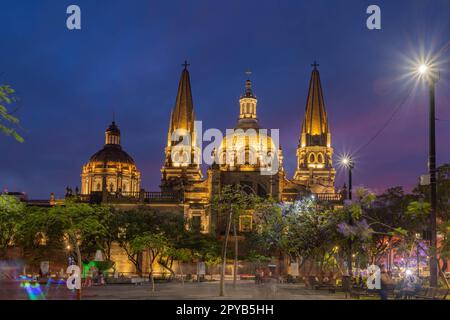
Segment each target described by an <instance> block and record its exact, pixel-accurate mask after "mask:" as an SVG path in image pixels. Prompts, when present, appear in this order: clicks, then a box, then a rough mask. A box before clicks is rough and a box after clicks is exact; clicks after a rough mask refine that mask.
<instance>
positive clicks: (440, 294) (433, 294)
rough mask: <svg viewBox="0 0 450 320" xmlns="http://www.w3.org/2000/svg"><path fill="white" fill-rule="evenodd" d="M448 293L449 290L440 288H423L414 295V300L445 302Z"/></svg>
mask: <svg viewBox="0 0 450 320" xmlns="http://www.w3.org/2000/svg"><path fill="white" fill-rule="evenodd" d="M449 293H450V289H448V288H447V289H440V288H434V287H429V288H423V289H422V290H420V291H419V293H418V294H416V295H415V298H416V299H423V300H446V299H447V296H448V295H449Z"/></svg>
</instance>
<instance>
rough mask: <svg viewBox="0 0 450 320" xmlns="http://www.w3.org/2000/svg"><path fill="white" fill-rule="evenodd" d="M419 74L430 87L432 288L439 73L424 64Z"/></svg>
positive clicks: (434, 279)
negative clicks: (436, 97) (437, 86)
mask: <svg viewBox="0 0 450 320" xmlns="http://www.w3.org/2000/svg"><path fill="white" fill-rule="evenodd" d="M418 72H419V74H420V75H421V76H422V77H423V78H425V79H426V80H427V82H428V86H429V99H430V100H429V101H430V106H429V137H428V138H429V142H428V143H429V153H428V171H429V174H430V204H431V210H430V231H431V238H430V245H431V248H432V252H431V256H430V286H431V287H437V285H438V261H437V255H436V248H437V222H436V208H437V185H436V103H435V91H436V83H437V81H438V73H437V72H436V71H435V70H431V68H430V67H429V66H428V65H426V64H422V65H420V66H419V68H418Z"/></svg>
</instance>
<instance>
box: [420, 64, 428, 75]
mask: <svg viewBox="0 0 450 320" xmlns="http://www.w3.org/2000/svg"><path fill="white" fill-rule="evenodd" d="M428 69H429V68H428V66H427V65H426V64H421V65H420V66H419V68H418V69H417V71H419V74H421V75H425V74H427V72H428Z"/></svg>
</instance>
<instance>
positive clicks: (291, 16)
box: [0, 0, 450, 199]
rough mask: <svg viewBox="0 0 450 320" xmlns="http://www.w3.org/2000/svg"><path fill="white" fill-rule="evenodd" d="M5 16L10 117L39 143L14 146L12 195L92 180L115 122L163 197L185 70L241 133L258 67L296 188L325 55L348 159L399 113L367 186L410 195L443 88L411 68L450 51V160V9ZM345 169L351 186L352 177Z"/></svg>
mask: <svg viewBox="0 0 450 320" xmlns="http://www.w3.org/2000/svg"><path fill="white" fill-rule="evenodd" d="M71 4H76V5H78V6H79V7H80V8H81V23H82V29H81V30H72V31H70V30H68V29H67V27H66V19H67V17H68V15H67V14H66V9H67V7H68V6H69V5H71ZM371 4H376V5H378V6H379V7H380V9H381V30H369V29H368V28H367V26H366V20H367V18H368V17H369V15H368V14H367V13H366V9H367V7H368V6H369V5H371ZM0 7H1V10H0V28H1V30H2V46H1V48H2V50H1V52H0V84H9V85H11V86H12V87H13V88H14V89H15V90H16V91H17V96H18V98H19V99H20V101H19V102H18V103H16V104H15V105H14V106H12V107H10V108H11V110H14V115H15V116H17V117H18V118H20V121H21V131H20V132H21V134H22V135H23V136H24V137H25V143H23V144H20V143H18V142H16V141H14V140H13V139H12V138H10V137H6V136H3V135H2V136H0V155H1V156H0V188H2V189H7V190H9V191H22V192H26V193H27V194H28V195H29V196H30V198H33V199H48V198H49V195H50V193H51V192H54V193H55V194H56V195H57V196H59V197H61V196H63V194H64V190H65V188H66V186H71V187H72V188H74V187H75V186H79V185H80V174H81V168H82V165H83V164H85V163H86V162H87V161H88V159H89V158H90V156H91V155H92V154H94V153H95V152H96V151H98V150H99V149H101V148H102V146H103V143H104V131H105V129H106V127H107V126H108V125H109V123H110V122H111V120H112V117H113V113H115V118H116V122H117V123H118V125H119V127H120V129H121V132H122V146H123V147H124V149H125V150H126V151H127V152H128V153H129V154H130V155H132V156H133V158H134V159H135V161H136V163H137V166H138V168H139V170H140V171H141V173H142V183H141V186H142V187H143V188H145V189H146V190H152V191H156V190H158V186H159V182H160V179H161V173H160V168H161V166H162V164H163V160H164V146H165V143H166V138H167V130H168V123H169V117H170V110H171V109H172V107H173V106H174V103H175V98H176V91H177V87H178V81H179V76H180V72H181V70H182V67H181V64H182V63H183V62H184V60H188V61H189V63H190V64H191V66H190V67H189V70H190V75H191V85H192V91H193V92H192V93H193V98H194V108H195V111H196V114H197V119H198V120H202V121H203V128H219V129H221V130H225V129H227V128H233V127H234V125H235V123H236V120H237V118H238V114H239V105H238V99H239V96H240V95H241V94H242V92H243V90H244V83H245V80H246V77H247V76H246V74H245V71H246V70H251V71H252V75H251V80H252V82H253V89H254V93H255V94H256V95H257V97H258V117H259V119H260V123H261V124H262V126H264V127H265V128H268V129H280V143H281V145H282V147H283V152H284V166H285V169H286V171H287V175H288V177H289V178H291V177H292V176H293V174H294V171H295V165H296V156H295V151H296V148H297V145H298V139H299V134H300V129H301V123H302V120H303V116H304V109H305V103H306V96H307V91H308V84H309V79H310V74H311V69H312V68H311V63H313V62H314V60H317V62H318V63H319V64H320V66H319V70H320V75H321V80H322V86H323V90H324V97H325V105H326V108H327V112H328V117H329V122H330V129H331V132H332V146H333V148H334V152H335V156H334V157H335V161H336V160H337V159H338V157H339V155H341V154H344V153H354V152H356V151H357V150H358V149H360V147H361V146H362V145H365V144H366V143H367V142H368V141H369V140H370V139H371V138H372V137H373V136H374V135H375V134H376V133H377V132H378V131H379V130H380V128H382V127H384V126H385V124H386V123H387V121H388V120H389V119H390V118H391V116H392V114H393V112H394V111H395V110H397V109H398V112H396V113H395V115H394V116H393V118H392V121H390V122H389V124H388V125H387V126H386V128H385V129H384V130H383V131H382V132H381V134H379V135H378V136H377V138H376V139H375V140H373V142H371V143H370V144H369V145H367V146H366V147H365V148H363V149H362V150H360V151H359V152H357V153H356V154H354V158H355V169H354V174H353V179H354V185H357V186H365V187H368V188H370V189H371V190H373V191H375V192H382V191H383V190H385V189H386V188H388V187H393V186H404V187H405V188H406V189H407V190H411V188H413V187H414V186H415V185H416V184H417V182H418V177H419V176H420V175H421V174H424V173H426V171H427V154H428V140H427V136H428V127H427V124H428V113H427V112H428V109H427V107H428V96H427V94H428V93H427V90H426V88H425V85H424V83H423V81H422V82H421V81H418V79H417V78H416V77H415V76H414V75H411V74H410V71H411V68H412V67H413V63H412V61H416V60H417V59H419V58H420V57H421V56H427V55H430V56H437V55H438V53H439V60H438V61H437V62H436V63H438V64H439V70H440V72H441V75H440V80H439V82H438V84H437V88H436V91H437V106H436V107H437V118H439V119H440V120H439V121H437V124H436V126H437V161H438V164H443V163H448V162H450V148H449V146H450V109H449V101H450V90H449V88H450V76H449V73H448V71H449V59H448V58H449V57H450V50H441V49H442V48H443V47H445V46H446V44H447V43H448V42H449V41H450V19H449V18H450V1H449V0H430V1H425V0H395V1H382V0H371V1H365V0H346V1H337V0H335V1H331V0H308V1H306V0H304V1H298V0H296V1H267V0H255V1H253V0H250V1H238V0H229V1H207V0H203V1H195V0H189V1H170V0H166V1H149V0H146V1H144V0H142V1H141V0H133V1H126V0H116V1H113V0H108V1H106V0H98V1H92V0H71V1H64V0H58V1H54V0H40V1H35V0H20V1H12V0H0ZM405 99H406V100H405ZM402 101H406V102H405V103H404V104H401V107H398V106H399V105H400V103H401V102H402ZM397 107H398V108H397ZM445 120H447V121H445ZM337 171H338V173H337V182H336V185H337V186H341V185H342V184H343V183H344V180H345V176H346V174H345V172H344V171H343V170H342V169H339V168H337Z"/></svg>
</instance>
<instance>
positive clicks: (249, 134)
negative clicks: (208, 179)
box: [218, 128, 278, 170]
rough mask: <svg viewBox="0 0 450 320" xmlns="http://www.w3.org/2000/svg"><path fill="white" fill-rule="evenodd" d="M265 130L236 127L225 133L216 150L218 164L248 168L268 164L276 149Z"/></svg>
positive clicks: (256, 167) (274, 155) (275, 153)
mask: <svg viewBox="0 0 450 320" xmlns="http://www.w3.org/2000/svg"><path fill="white" fill-rule="evenodd" d="M266 131H267V130H263V129H253V128H251V129H241V128H237V129H235V130H234V131H233V132H232V133H229V134H227V135H226V136H225V137H224V138H223V140H222V142H221V143H220V147H219V150H218V156H219V164H220V165H221V166H222V167H223V166H226V167H240V168H247V169H249V170H250V169H255V170H256V169H259V168H262V167H267V166H270V165H271V163H272V161H273V160H272V159H273V157H276V156H277V153H278V151H277V147H276V145H275V143H274V142H273V140H272V138H271V137H270V136H269V135H268V134H267V133H266Z"/></svg>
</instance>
